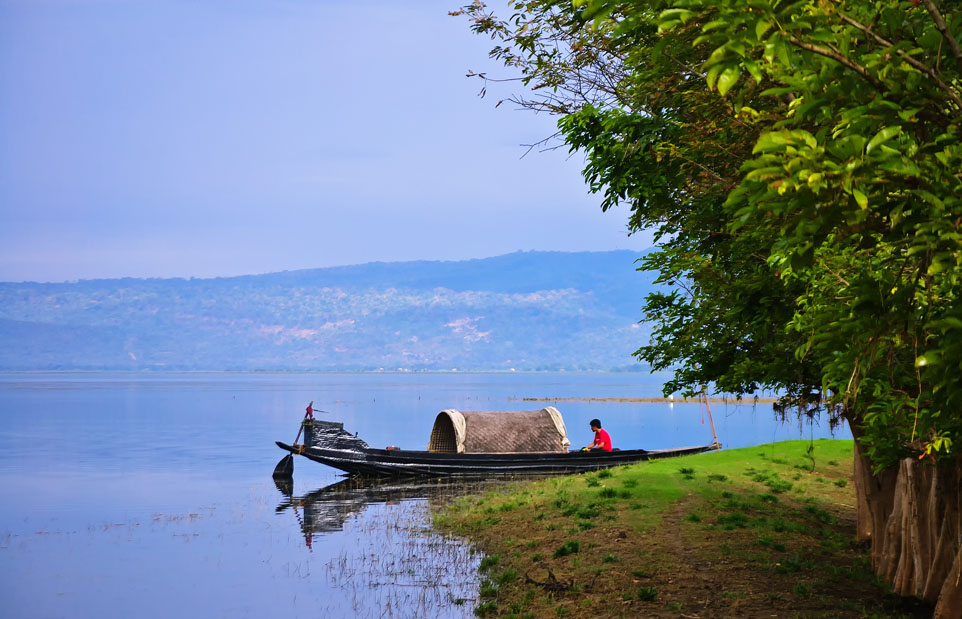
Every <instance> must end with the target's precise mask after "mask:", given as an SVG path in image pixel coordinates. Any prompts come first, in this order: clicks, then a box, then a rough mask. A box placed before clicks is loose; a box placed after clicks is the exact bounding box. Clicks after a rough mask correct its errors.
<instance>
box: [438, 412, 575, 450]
mask: <svg viewBox="0 0 962 619" xmlns="http://www.w3.org/2000/svg"><path fill="white" fill-rule="evenodd" d="M569 445H571V442H570V441H568V431H567V430H566V429H565V424H564V420H563V419H562V418H561V413H560V412H559V411H558V409H556V408H555V407H553V406H548V407H545V408H542V409H539V410H535V411H473V412H470V411H459V410H455V409H453V408H452V409H448V410H443V411H441V412H440V413H438V416H437V418H436V419H435V420H434V428H433V429H432V430H431V440H430V442H429V443H428V451H435V452H445V453H555V452H565V451H568V446H569Z"/></svg>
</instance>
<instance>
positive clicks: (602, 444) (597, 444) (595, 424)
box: [581, 419, 611, 451]
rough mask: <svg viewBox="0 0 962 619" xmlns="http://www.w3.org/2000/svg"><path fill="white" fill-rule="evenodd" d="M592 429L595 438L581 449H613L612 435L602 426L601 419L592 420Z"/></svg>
mask: <svg viewBox="0 0 962 619" xmlns="http://www.w3.org/2000/svg"><path fill="white" fill-rule="evenodd" d="M591 431H592V432H594V433H595V440H594V442H593V443H591V444H590V445H588V446H587V447H585V448H584V449H582V450H581V451H591V450H592V449H603V450H604V451H611V437H610V436H608V432H607V431H606V430H603V429H602V428H601V422H600V421H598V420H597V419H592V420H591Z"/></svg>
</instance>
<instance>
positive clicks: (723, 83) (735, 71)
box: [718, 65, 742, 96]
mask: <svg viewBox="0 0 962 619" xmlns="http://www.w3.org/2000/svg"><path fill="white" fill-rule="evenodd" d="M741 74H742V71H741V68H740V67H739V66H738V65H732V66H730V67H728V68H727V69H725V70H724V71H722V74H721V76H719V78H718V94H720V95H722V96H725V93H727V92H728V91H729V90H731V88H732V86H734V85H735V84H736V83H737V82H738V78H739V77H741Z"/></svg>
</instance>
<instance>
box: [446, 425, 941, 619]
mask: <svg viewBox="0 0 962 619" xmlns="http://www.w3.org/2000/svg"><path fill="white" fill-rule="evenodd" d="M851 475H852V442H851V441H838V440H819V441H815V442H814V443H811V442H808V441H790V442H784V443H775V444H768V445H762V446H759V447H751V448H745V449H732V450H723V451H720V452H715V453H710V454H701V455H696V456H689V457H685V458H674V459H669V460H659V461H654V462H649V463H643V464H638V465H632V466H626V467H618V468H615V469H609V470H604V471H599V472H596V473H590V474H584V475H575V476H570V477H557V478H549V479H543V480H537V481H529V482H522V483H518V484H513V485H509V486H506V487H505V488H503V489H500V490H497V491H493V492H489V493H487V494H485V495H483V496H475V497H466V498H463V499H460V500H458V501H456V502H455V503H452V504H451V505H449V506H447V507H446V508H445V509H444V510H443V511H440V512H439V513H438V514H437V515H436V517H435V525H436V526H437V527H438V528H439V529H441V530H444V531H447V532H450V533H452V534H455V535H459V536H464V537H466V538H468V539H470V540H472V541H473V542H474V543H475V544H476V545H477V547H478V548H479V549H480V550H481V551H482V552H484V554H485V555H486V556H485V558H484V559H483V560H482V562H481V571H482V586H481V590H480V593H479V596H480V597H479V599H478V600H477V601H476V609H475V613H476V614H478V615H480V616H516V617H565V616H579V617H584V616H587V617H594V616H602V617H606V616H625V617H662V616H664V617H696V616H697V617H710V616H716V617H727V616H746V617H752V616H766V617H770V616H773V615H774V616H802V617H807V616H817V617H823V616H824V617H863V616H878V617H893V616H894V617H898V616H927V615H926V613H927V612H928V616H930V615H931V611H930V610H927V609H925V608H921V607H918V606H917V605H916V604H914V603H912V602H911V601H906V600H902V599H899V598H896V597H894V596H891V595H889V594H887V593H886V591H885V589H884V587H883V586H881V585H880V584H879V583H878V582H877V580H876V578H875V577H874V575H873V574H872V572H871V569H870V566H869V561H868V548H867V547H866V546H860V545H857V544H856V543H855V541H854V538H855V527H854V518H855V505H854V504H855V496H854V488H853V487H852V485H851V482H850V478H851Z"/></svg>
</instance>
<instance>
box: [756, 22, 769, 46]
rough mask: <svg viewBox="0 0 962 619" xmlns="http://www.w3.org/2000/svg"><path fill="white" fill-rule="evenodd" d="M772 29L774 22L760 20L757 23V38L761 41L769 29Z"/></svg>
mask: <svg viewBox="0 0 962 619" xmlns="http://www.w3.org/2000/svg"><path fill="white" fill-rule="evenodd" d="M771 27H772V22H770V21H767V20H759V21H757V22H755V38H756V39H758V40H759V41H761V40H762V35H763V34H765V33H766V32H768V29H769V28H771Z"/></svg>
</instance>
